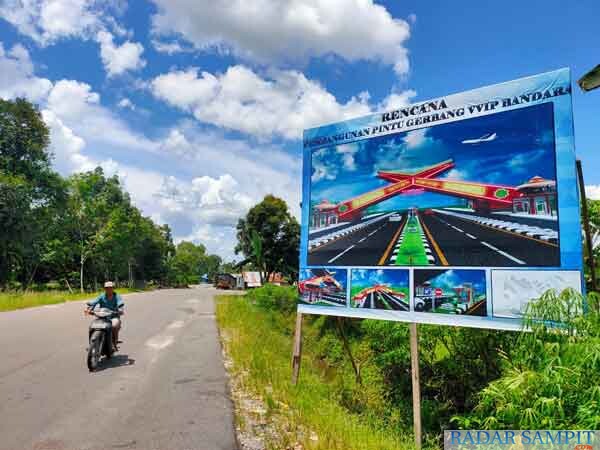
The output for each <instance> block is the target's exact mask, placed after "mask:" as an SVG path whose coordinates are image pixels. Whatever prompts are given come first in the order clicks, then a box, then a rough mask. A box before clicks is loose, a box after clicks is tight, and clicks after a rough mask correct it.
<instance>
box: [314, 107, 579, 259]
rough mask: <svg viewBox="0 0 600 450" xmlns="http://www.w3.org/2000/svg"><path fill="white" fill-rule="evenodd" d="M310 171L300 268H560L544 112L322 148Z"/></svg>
mask: <svg viewBox="0 0 600 450" xmlns="http://www.w3.org/2000/svg"><path fill="white" fill-rule="evenodd" d="M311 164H312V169H311V177H310V180H311V185H310V218H309V224H308V226H309V236H308V248H307V251H308V253H307V261H308V264H311V265H319V266H321V265H323V266H329V265H338V266H339V265H341V266H371V267H372V266H438V267H439V266H467V267H539V266H546V267H547V266H554V267H558V266H560V248H559V246H560V242H559V230H558V201H557V198H558V192H557V185H556V155H555V139H554V114H553V106H552V104H550V103H546V104H540V105H537V106H532V107H527V108H521V109H518V110H514V111H506V112H501V113H497V114H490V115H486V116H482V117H475V118H470V119H465V120H460V121H456V122H452V123H446V124H442V125H436V126H431V127H428V128H422V129H418V130H412V131H409V132H399V133H396V134H390V135H385V136H377V137H373V138H369V139H364V140H361V141H356V142H351V143H346V144H342V145H332V146H328V147H322V148H319V149H316V150H314V151H313V152H312V154H311ZM577 239H578V237H577Z"/></svg>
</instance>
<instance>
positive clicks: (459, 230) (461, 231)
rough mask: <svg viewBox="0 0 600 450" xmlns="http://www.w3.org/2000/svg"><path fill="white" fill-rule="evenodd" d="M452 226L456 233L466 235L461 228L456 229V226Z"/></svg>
mask: <svg viewBox="0 0 600 450" xmlns="http://www.w3.org/2000/svg"><path fill="white" fill-rule="evenodd" d="M450 226H451V227H452V228H454V229H455V230H456V231H458V232H459V233H464V231H463V230H461V229H460V228H458V227H455V226H454V225H450Z"/></svg>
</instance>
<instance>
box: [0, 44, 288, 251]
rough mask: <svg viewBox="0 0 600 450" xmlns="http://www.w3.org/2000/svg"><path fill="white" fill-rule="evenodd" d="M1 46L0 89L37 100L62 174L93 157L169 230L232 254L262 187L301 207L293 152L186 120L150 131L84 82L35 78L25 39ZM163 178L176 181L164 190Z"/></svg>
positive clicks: (93, 161)
mask: <svg viewBox="0 0 600 450" xmlns="http://www.w3.org/2000/svg"><path fill="white" fill-rule="evenodd" d="M0 48H1V51H0V64H1V65H2V67H3V68H6V69H7V70H5V71H4V72H2V73H0V95H1V96H2V97H4V98H14V97H15V96H17V95H23V96H26V97H28V98H30V99H34V98H35V99H36V101H38V102H39V104H40V105H41V109H42V116H43V118H44V121H45V122H46V123H47V125H48V127H49V129H50V137H51V147H50V150H51V151H52V152H53V154H54V156H55V157H54V166H55V167H56V169H57V170H59V171H60V172H61V173H62V174H64V175H69V174H71V173H73V172H78V171H82V170H90V169H92V168H94V167H96V166H98V165H100V166H101V167H103V168H104V170H105V172H106V173H107V174H114V173H117V174H118V175H119V177H120V178H121V179H122V180H123V183H124V185H125V188H126V189H127V191H128V192H130V193H131V196H132V199H133V201H134V203H135V204H136V205H137V206H138V207H139V208H140V209H141V210H142V211H143V213H144V214H146V215H149V216H151V217H152V218H153V219H154V220H156V221H159V222H161V223H169V224H170V225H171V226H172V229H173V235H174V237H175V239H176V240H181V239H195V240H197V241H200V242H203V243H205V244H206V245H207V247H208V248H209V250H210V251H213V252H218V253H219V254H220V255H222V256H224V257H227V258H232V257H233V248H234V245H235V223H236V222H237V219H238V218H239V217H240V216H241V215H243V214H244V213H245V212H246V211H247V209H248V208H249V207H250V206H251V205H252V204H255V203H257V202H258V201H260V200H261V199H262V198H263V197H264V196H265V195H266V194H269V193H272V194H275V195H278V196H280V197H282V198H283V199H284V200H286V201H287V202H288V205H289V206H290V209H291V211H292V213H293V214H294V215H296V217H298V216H299V212H300V211H299V202H300V157H299V156H298V157H295V156H291V155H289V154H288V153H286V152H285V151H283V150H282V149H280V148H278V147H275V146H272V145H269V144H261V145H260V146H258V145H257V146H254V145H250V144H249V143H248V142H246V141H243V140H237V139H235V140H234V139H226V138H224V137H223V136H222V135H220V134H218V133H215V132H207V131H206V129H202V128H201V127H199V126H198V125H196V124H195V122H193V121H184V122H181V123H180V124H178V126H176V127H173V128H172V129H170V130H168V131H165V130H163V131H162V132H161V131H160V130H159V132H158V136H155V137H148V136H146V135H144V134H141V133H139V132H136V131H134V130H132V129H131V128H130V127H129V126H128V125H127V123H126V122H124V121H123V120H122V119H120V118H119V116H118V115H116V114H115V113H114V112H112V111H110V110H109V109H108V108H106V107H105V106H103V105H102V99H101V97H100V95H99V94H98V93H97V92H94V91H93V90H92V88H91V86H89V85H88V84H86V83H83V82H80V81H76V80H59V81H57V82H56V83H54V84H53V83H52V82H50V81H49V80H45V79H43V78H37V77H36V76H35V74H34V71H33V67H32V65H31V62H30V61H29V56H28V54H27V53H26V51H25V50H24V48H21V47H17V48H16V49H13V50H11V51H9V52H5V51H4V49H3V48H2V47H1V46H0ZM19 61H23V62H26V64H19ZM8 69H10V76H9V70H8ZM39 86H43V87H44V89H40V88H39ZM170 185H172V186H173V187H174V188H175V189H172V190H171V192H170V193H171V195H170V196H169V195H164V194H165V193H168V192H169V191H168V190H165V187H168V186H170Z"/></svg>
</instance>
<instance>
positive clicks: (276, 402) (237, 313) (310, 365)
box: [216, 296, 414, 450]
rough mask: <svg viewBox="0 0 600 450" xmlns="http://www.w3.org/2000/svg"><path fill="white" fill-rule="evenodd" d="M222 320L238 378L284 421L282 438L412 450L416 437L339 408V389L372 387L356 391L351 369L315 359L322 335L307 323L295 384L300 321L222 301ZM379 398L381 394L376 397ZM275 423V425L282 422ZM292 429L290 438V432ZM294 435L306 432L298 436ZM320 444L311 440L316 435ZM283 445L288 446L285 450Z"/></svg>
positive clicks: (310, 448) (314, 447)
mask: <svg viewBox="0 0 600 450" xmlns="http://www.w3.org/2000/svg"><path fill="white" fill-rule="evenodd" d="M216 303H217V310H216V311H217V321H218V324H219V327H220V329H221V333H222V336H223V338H224V339H223V340H224V345H225V348H226V350H227V353H228V354H229V356H230V357H231V358H232V360H233V369H232V370H233V371H234V374H235V376H239V377H242V383H243V386H244V388H245V389H247V390H248V391H249V392H251V393H253V394H256V395H259V396H260V397H262V399H263V400H264V403H265V405H266V407H267V408H268V413H267V416H268V417H282V416H283V417H284V420H283V423H284V425H282V428H283V429H284V430H286V431H285V432H283V433H282V434H283V435H287V436H289V435H290V434H291V435H293V437H292V438H289V437H288V438H287V439H290V441H289V442H283V443H282V442H278V443H277V445H278V446H276V447H275V446H273V447H271V448H290V447H288V446H292V445H293V444H295V443H300V444H301V445H302V446H303V447H302V448H304V449H306V450H383V449H386V450H387V449H410V448H414V446H413V445H412V436H411V435H410V434H407V433H406V432H405V431H404V430H400V429H398V428H395V427H390V426H386V424H385V423H384V422H383V421H382V420H379V419H378V418H377V417H372V416H369V415H368V414H365V413H363V414H359V413H353V412H351V411H350V410H349V409H348V408H346V407H344V406H342V404H341V403H340V385H352V389H360V392H364V393H365V395H369V394H368V393H369V389H371V387H370V386H371V385H372V384H373V383H367V382H363V386H362V387H360V388H357V387H356V385H355V381H354V378H353V375H352V372H351V371H350V370H342V369H337V370H335V371H332V370H328V369H327V368H326V367H325V366H324V364H323V361H322V360H319V359H318V358H316V357H315V354H314V350H313V349H314V348H315V347H317V343H318V340H319V337H318V335H316V334H313V333H314V330H313V329H312V328H311V326H310V323H308V322H310V320H311V319H309V318H307V319H305V326H304V336H303V340H304V341H303V355H302V366H301V371H300V379H299V382H298V384H297V385H296V386H293V385H292V384H291V382H290V379H291V375H292V373H291V372H292V371H291V365H290V360H291V350H292V329H293V323H294V318H295V316H294V315H293V314H281V313H277V312H271V311H268V310H266V309H262V308H259V307H257V306H255V305H254V304H252V302H251V301H250V300H249V299H248V298H245V297H229V296H221V297H217V299H216ZM373 397H377V395H373ZM277 422H278V421H277V420H273V423H277ZM290 430H291V433H290ZM294 430H304V432H302V431H299V432H297V433H294ZM306 430H309V431H310V432H311V433H314V434H315V435H316V436H317V437H318V439H316V440H315V439H311V438H310V437H309V436H310V435H311V433H308V432H306ZM281 445H284V447H281Z"/></svg>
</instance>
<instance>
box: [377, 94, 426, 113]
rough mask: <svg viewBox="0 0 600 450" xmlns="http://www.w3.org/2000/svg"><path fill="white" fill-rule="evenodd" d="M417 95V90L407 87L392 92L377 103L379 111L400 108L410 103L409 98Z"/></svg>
mask: <svg viewBox="0 0 600 450" xmlns="http://www.w3.org/2000/svg"><path fill="white" fill-rule="evenodd" d="M416 95H417V92H416V91H414V90H412V89H408V90H406V91H402V92H392V93H391V94H390V95H388V96H387V97H386V98H384V99H383V101H382V102H381V103H380V104H379V105H378V109H379V110H380V111H389V110H392V109H398V108H402V107H403V106H407V105H409V104H410V102H411V99H412V98H413V97H415V96H416Z"/></svg>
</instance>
